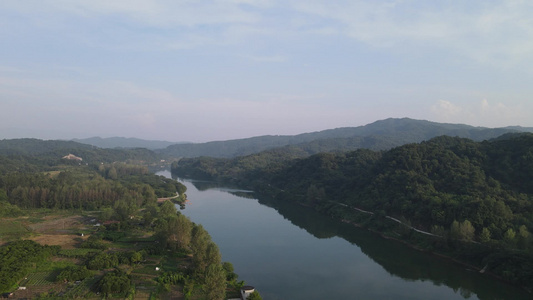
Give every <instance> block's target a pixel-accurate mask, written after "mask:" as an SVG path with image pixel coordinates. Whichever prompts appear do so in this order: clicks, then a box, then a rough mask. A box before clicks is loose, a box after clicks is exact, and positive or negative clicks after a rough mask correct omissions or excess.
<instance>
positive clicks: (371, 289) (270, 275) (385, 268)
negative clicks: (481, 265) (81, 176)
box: [157, 171, 532, 300]
mask: <svg viewBox="0 0 533 300" xmlns="http://www.w3.org/2000/svg"><path fill="white" fill-rule="evenodd" d="M157 174H158V175H163V176H166V177H170V176H171V174H170V172H169V171H160V172H158V173H157ZM178 180H180V182H182V183H183V184H185V185H186V186H187V197H188V199H189V201H188V203H187V206H186V208H185V209H184V210H182V211H181V212H182V213H183V214H185V215H186V216H188V217H189V218H190V219H191V220H192V221H193V222H195V223H199V224H202V225H203V226H204V228H205V229H206V230H207V231H208V232H209V233H210V235H211V236H212V238H213V241H215V242H216V243H217V245H218V246H219V248H220V252H221V254H222V258H223V260H224V261H229V262H231V263H232V264H233V265H234V267H235V272H236V273H237V274H239V279H241V280H245V281H246V283H247V284H249V285H252V286H255V287H256V289H257V290H258V291H259V292H260V293H261V295H262V297H263V299H269V300H277V299H292V300H295V299H395V300H398V299H442V300H444V299H446V300H449V299H480V300H488V299H513V300H515V299H516V300H520V299H531V298H532V295H531V294H528V293H527V292H525V291H523V290H521V289H519V288H517V287H514V286H510V285H508V284H506V283H503V282H500V281H498V280H495V279H493V278H491V277H488V276H486V275H483V274H480V273H479V272H476V271H471V270H468V269H467V268H465V266H462V265H459V264H455V263H452V262H450V261H448V260H446V259H442V258H438V257H436V256H433V255H431V254H427V253H423V252H420V251H417V250H414V249H411V248H409V247H408V246H406V245H403V244H401V243H398V242H395V241H391V240H387V239H384V238H382V237H380V236H378V235H376V234H373V233H371V232H368V231H366V230H364V229H360V228H357V227H354V226H353V225H350V224H345V223H342V222H338V221H335V220H332V219H330V218H328V217H326V216H324V215H320V214H318V213H316V212H315V211H314V210H312V209H308V208H306V207H302V206H299V205H296V204H293V203H282V202H269V203H259V201H258V200H257V199H254V197H253V193H251V192H249V191H242V190H238V189H230V188H226V187H223V186H216V185H214V184H212V183H208V182H201V181H193V180H184V179H178Z"/></svg>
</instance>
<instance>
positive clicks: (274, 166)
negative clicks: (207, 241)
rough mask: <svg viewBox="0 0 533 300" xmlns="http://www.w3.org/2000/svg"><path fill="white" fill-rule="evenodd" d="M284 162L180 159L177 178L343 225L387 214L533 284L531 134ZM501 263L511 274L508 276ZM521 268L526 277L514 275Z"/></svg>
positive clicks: (267, 155) (260, 157)
mask: <svg viewBox="0 0 533 300" xmlns="http://www.w3.org/2000/svg"><path fill="white" fill-rule="evenodd" d="M274 153H277V154H279V155H277V156H276V155H274ZM284 154H285V153H283V152H279V151H278V152H273V151H266V152H263V153H259V154H253V155H249V156H244V157H238V158H235V159H214V158H206V157H202V158H196V159H182V160H181V161H179V163H174V164H173V168H172V171H173V172H174V173H175V174H177V175H179V176H186V175H193V176H200V177H203V178H208V179H214V180H222V181H226V182H232V183H234V184H237V185H240V186H243V187H248V188H252V189H254V190H255V191H257V192H258V193H259V194H262V195H264V196H268V197H272V198H276V199H278V200H285V201H295V202H298V203H301V204H303V205H306V206H311V207H314V208H315V209H317V210H318V211H321V212H323V213H326V214H329V215H332V216H335V217H336V218H339V219H343V220H345V221H356V222H365V221H364V217H362V216H360V215H365V214H364V213H359V216H357V215H355V216H354V213H353V211H354V209H359V211H366V212H369V213H370V214H371V216H372V217H371V218H372V219H373V221H377V222H378V223H379V222H380V221H383V223H386V222H385V221H388V220H385V216H387V217H389V218H394V219H396V220H401V221H402V222H403V224H408V226H409V227H410V226H412V227H413V228H416V229H418V230H423V231H426V232H428V233H431V234H433V236H434V237H439V238H440V239H439V238H437V239H436V241H434V243H433V245H432V247H437V248H440V249H445V250H446V251H455V250H457V251H459V248H461V247H458V245H459V244H463V246H464V245H473V244H475V245H478V244H483V245H486V247H487V248H483V249H485V250H483V251H484V254H482V256H483V257H482V258H480V259H478V262H479V263H480V264H482V263H488V262H493V271H495V272H496V273H497V274H498V275H500V276H502V277H505V278H507V279H508V280H511V281H515V282H519V283H520V284H523V285H526V286H533V274H531V270H533V255H532V253H533V238H532V236H531V235H530V232H532V230H533V134H529V133H524V134H507V135H503V136H501V137H499V138H497V139H494V140H490V141H483V142H474V141H472V140H469V139H464V138H457V137H455V138H453V137H448V136H441V137H437V138H433V139H431V140H429V141H426V142H421V143H418V144H407V145H404V146H400V147H397V148H393V149H391V150H389V151H371V150H363V149H361V150H357V151H353V152H347V153H320V154H316V155H313V156H310V157H307V158H292V157H291V156H290V155H288V156H284ZM389 220H390V219H389ZM375 223H376V222H375ZM380 226H381V225H380ZM380 226H377V229H378V230H380V229H386V228H379V227H380ZM374 227H376V226H374ZM407 231H408V232H409V230H407ZM443 240H444V241H443ZM454 241H455V242H454ZM457 241H459V242H464V243H458V242H457ZM465 243H466V244H465ZM461 249H462V250H460V251H463V250H464V249H463V248H461ZM487 249H489V250H487ZM495 249H499V250H498V251H503V252H498V251H496V250H495ZM502 249H506V250H502ZM493 250H494V251H493ZM457 251H456V252H457ZM469 251H470V252H473V250H472V249H470V250H469ZM476 251H481V250H479V249H478V250H476ZM506 251H507V252H506ZM509 251H511V252H509ZM516 251H517V252H516ZM496 252H498V253H499V254H498V255H500V257H499V258H498V260H499V265H500V267H497V266H496V263H495V261H496V260H497V259H496V258H495V257H494V255H495V254H494V253H496ZM488 253H491V254H492V255H493V256H491V257H492V258H493V260H490V259H489V258H488V257H489V254H488ZM502 253H503V254H502ZM510 253H512V254H510ZM503 257H505V258H503ZM483 259H484V260H483ZM513 259H514V260H516V261H513V262H510V260H513ZM502 260H506V263H508V264H509V265H513V267H509V268H508V269H505V268H504V267H502V266H501V265H502V263H501V261H502ZM525 266H528V268H529V269H527V270H529V271H527V270H517V268H525ZM498 268H500V269H501V270H498ZM504 269H505V270H504Z"/></svg>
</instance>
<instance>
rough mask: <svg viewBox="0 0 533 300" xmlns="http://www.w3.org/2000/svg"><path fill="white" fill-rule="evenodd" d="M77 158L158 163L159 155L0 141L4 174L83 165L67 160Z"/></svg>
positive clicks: (69, 143) (0, 171) (50, 142)
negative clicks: (71, 155)
mask: <svg viewBox="0 0 533 300" xmlns="http://www.w3.org/2000/svg"><path fill="white" fill-rule="evenodd" d="M69 154H73V155H75V156H76V157H79V158H81V159H83V160H82V161H81V162H83V163H89V164H92V163H94V164H100V163H110V162H115V161H143V162H152V161H157V160H158V155H157V154H155V153H154V152H152V151H150V150H147V149H142V148H140V149H100V148H97V147H94V146H90V145H85V144H80V143H76V142H73V141H59V140H47V141H43V140H39V139H13V140H0V174H6V173H9V172H13V171H19V172H20V171H23V172H32V171H38V170H43V169H46V168H47V167H50V166H56V165H58V164H60V163H71V164H72V163H76V164H78V163H80V161H77V160H67V159H63V157H64V156H66V155H69Z"/></svg>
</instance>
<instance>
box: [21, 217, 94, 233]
mask: <svg viewBox="0 0 533 300" xmlns="http://www.w3.org/2000/svg"><path fill="white" fill-rule="evenodd" d="M85 222H86V220H85V218H84V217H81V216H70V217H63V218H53V216H52V217H46V218H45V221H44V222H40V223H37V224H30V225H28V227H30V228H31V229H32V230H33V231H34V232H37V233H67V232H72V231H74V230H77V229H81V228H84V227H85V226H86V225H85V224H84V223H85Z"/></svg>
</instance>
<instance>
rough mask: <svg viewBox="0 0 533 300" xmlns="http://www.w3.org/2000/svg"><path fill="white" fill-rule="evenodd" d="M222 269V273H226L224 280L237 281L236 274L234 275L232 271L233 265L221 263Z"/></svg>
mask: <svg viewBox="0 0 533 300" xmlns="http://www.w3.org/2000/svg"><path fill="white" fill-rule="evenodd" d="M222 268H223V269H224V271H225V272H226V280H227V281H234V280H236V279H237V277H238V276H237V274H235V272H234V269H233V265H232V264H231V263H230V262H227V261H225V262H223V263H222Z"/></svg>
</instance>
